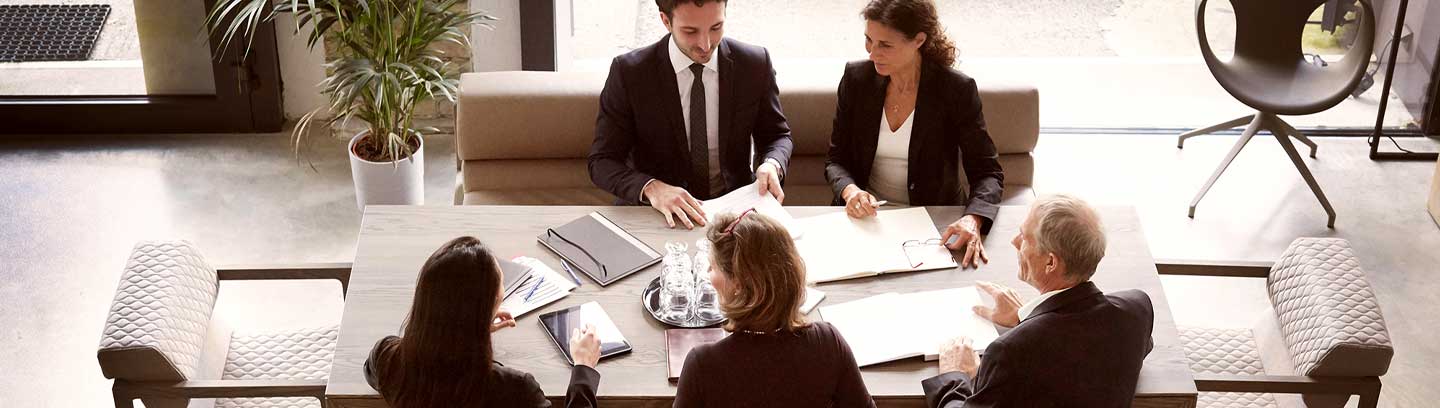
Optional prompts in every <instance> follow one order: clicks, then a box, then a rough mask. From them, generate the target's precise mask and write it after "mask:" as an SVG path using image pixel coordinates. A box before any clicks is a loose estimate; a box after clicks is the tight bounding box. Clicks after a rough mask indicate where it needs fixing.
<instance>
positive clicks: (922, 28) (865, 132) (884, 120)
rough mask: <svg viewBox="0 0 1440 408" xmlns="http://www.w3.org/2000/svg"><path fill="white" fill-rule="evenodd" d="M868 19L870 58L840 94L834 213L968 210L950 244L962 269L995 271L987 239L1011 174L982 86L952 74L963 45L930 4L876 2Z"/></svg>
mask: <svg viewBox="0 0 1440 408" xmlns="http://www.w3.org/2000/svg"><path fill="white" fill-rule="evenodd" d="M860 15H861V16H862V17H864V19H865V51H867V52H869V54H870V58H869V59H867V60H863V61H855V62H851V63H849V64H847V65H846V66H845V75H844V76H843V77H842V78H841V79H840V87H839V90H838V91H837V92H838V101H837V102H838V103H837V104H836V107H835V122H834V126H833V128H832V131H831V132H832V133H831V134H830V154H829V159H828V160H827V161H826V163H825V178H826V179H827V180H829V181H830V186H831V189H832V190H833V191H834V193H835V204H841V203H843V204H845V212H847V213H849V214H850V216H852V217H857V218H859V217H868V216H872V215H875V210H876V208H877V207H879V202H880V201H889V202H891V203H896V204H906V205H917V206H919V205H964V206H965V207H966V208H965V215H964V216H961V217H960V219H959V220H956V221H955V222H954V223H952V224H950V225H949V226H948V227H946V228H945V232H944V234H942V238H943V239H944V240H945V241H946V242H948V244H947V246H949V247H950V249H954V250H963V251H964V253H965V255H964V258H963V259H962V260H961V262H960V264H961V265H962V266H970V265H978V264H979V263H980V262H988V261H989V258H988V257H987V256H986V255H985V247H984V246H982V245H981V244H980V235H981V234H984V233H986V232H988V231H989V230H990V223H991V222H992V221H993V220H994V219H995V214H996V213H997V212H998V210H999V204H1000V198H1001V189H1002V186H1003V184H1002V181H1003V180H1004V177H1005V173H1004V171H1003V170H1002V169H1001V168H1000V162H999V156H998V155H997V152H996V150H995V143H994V142H993V141H992V140H990V134H989V133H988V132H986V130H985V117H984V115H982V114H981V109H980V93H979V91H978V90H977V88H976V87H975V80H974V79H971V78H970V77H969V76H966V75H965V74H962V73H960V71H956V70H955V69H953V68H951V66H952V65H954V64H955V53H956V51H955V44H954V43H952V42H951V41H950V39H949V38H948V37H946V35H945V30H944V28H943V27H941V26H940V16H939V14H938V13H937V12H936V11H935V4H934V3H932V2H931V1H930V0H873V1H871V2H870V3H869V4H867V5H866V6H865V9H864V10H863V11H861V13H860ZM962 167H963V169H964V172H963V173H962V172H961V168H962ZM962 174H963V175H964V176H965V177H964V180H962V179H961V175H962ZM951 237H955V238H956V239H955V240H954V242H950V238H951Z"/></svg>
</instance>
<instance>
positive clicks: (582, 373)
mask: <svg viewBox="0 0 1440 408" xmlns="http://www.w3.org/2000/svg"><path fill="white" fill-rule="evenodd" d="M399 345H400V337H397V336H387V337H385V338H383V339H380V341H378V342H375V347H374V348H371V349H370V357H369V358H366V359H365V381H366V382H369V383H370V387H372V388H375V390H376V391H380V395H382V396H383V395H385V393H386V391H387V387H386V384H381V383H380V378H382V377H381V375H380V373H381V372H383V371H384V370H385V367H386V366H387V365H388V362H389V361H390V360H391V359H392V358H393V357H394V355H395V352H396V351H397V350H398V349H397V346H399ZM490 373H491V376H490V384H489V388H490V390H491V391H492V392H490V393H489V394H486V395H485V396H484V397H483V400H482V401H480V405H478V406H480V407H487V408H488V407H506V408H508V407H516V408H535V407H549V406H550V401H549V400H547V399H545V392H544V391H542V390H541V389H540V383H539V382H537V381H535V377H534V376H532V375H530V373H526V372H523V371H520V370H516V369H513V368H509V367H505V366H504V365H502V364H500V362H499V361H496V362H495V364H493V365H491V367H490ZM599 388H600V372H598V371H595V369H593V368H590V367H586V366H581V365H577V366H575V369H574V370H573V371H571V372H570V388H569V389H568V390H566V392H565V406H566V407H595V406H598V403H597V402H596V400H595V390H597V389H599ZM446 406H447V407H449V406H454V405H446Z"/></svg>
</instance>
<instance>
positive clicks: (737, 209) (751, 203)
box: [700, 183, 805, 238]
mask: <svg viewBox="0 0 1440 408" xmlns="http://www.w3.org/2000/svg"><path fill="white" fill-rule="evenodd" d="M751 208H754V209H755V212H756V213H760V214H765V216H766V217H770V218H773V219H775V221H779V222H780V225H784V226H785V229H786V230H789V231H790V237H791V238H800V236H801V235H802V234H804V232H805V231H804V230H803V229H802V228H800V225H798V224H796V223H795V217H791V216H790V212H789V211H785V207H782V206H780V201H779V200H776V199H775V196H773V195H770V194H769V193H766V194H764V195H761V194H760V187H758V185H757V184H756V183H750V185H747V186H745V187H740V188H738V189H735V191H731V192H730V194H726V195H724V196H721V197H719V198H715V199H711V200H705V202H703V203H701V204H700V209H701V210H703V211H705V217H706V218H707V219H706V221H707V222H715V216H717V215H720V214H724V213H735V214H740V213H742V212H745V210H749V209H751Z"/></svg>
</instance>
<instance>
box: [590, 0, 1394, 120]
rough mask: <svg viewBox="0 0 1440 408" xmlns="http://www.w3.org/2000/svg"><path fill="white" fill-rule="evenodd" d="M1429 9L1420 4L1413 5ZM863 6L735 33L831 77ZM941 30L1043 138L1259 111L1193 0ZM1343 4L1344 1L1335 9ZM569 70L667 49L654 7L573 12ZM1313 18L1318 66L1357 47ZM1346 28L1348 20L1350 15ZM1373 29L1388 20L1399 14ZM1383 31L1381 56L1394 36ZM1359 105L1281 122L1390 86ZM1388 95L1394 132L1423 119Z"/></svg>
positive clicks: (1008, 14)
mask: <svg viewBox="0 0 1440 408" xmlns="http://www.w3.org/2000/svg"><path fill="white" fill-rule="evenodd" d="M1417 1H1420V0H1417ZM865 3H866V0H826V1H732V2H731V4H729V6H728V17H727V23H726V27H727V28H726V35H727V36H728V37H731V38H736V39H739V40H742V41H747V42H751V43H754V44H759V45H763V46H765V47H767V48H768V49H769V50H770V52H771V54H772V55H773V57H774V58H775V60H776V69H777V71H778V73H779V75H780V76H781V77H782V80H783V77H785V76H787V75H814V74H822V73H823V74H828V75H836V77H837V79H838V72H839V69H840V67H841V66H843V64H844V62H845V61H847V60H854V59H862V58H865V56H866V54H865V51H864V35H863V26H864V22H863V21H862V20H861V18H860V16H859V12H860V9H861V8H862V7H863V6H864V5H865ZM936 3H937V4H938V6H939V8H940V14H941V18H942V23H943V24H944V25H945V27H946V28H947V32H948V34H949V36H950V37H951V38H952V39H953V40H954V41H955V43H956V44H957V45H958V46H959V48H960V62H959V63H957V64H956V68H958V69H960V70H961V71H964V72H966V73H967V74H970V75H971V76H973V77H975V78H976V79H977V80H978V81H980V82H982V83H983V82H994V83H1027V84H1032V85H1035V86H1036V87H1038V88H1039V89H1040V94H1041V105H1042V106H1041V112H1042V114H1041V125H1042V126H1043V127H1047V128H1150V129H1179V128H1190V127H1197V126H1204V125H1210V124H1213V123H1217V122H1220V121H1224V120H1227V119H1231V118H1234V117H1237V116H1240V115H1243V114H1248V113H1250V112H1251V111H1252V109H1250V108H1248V107H1246V106H1245V105H1243V104H1241V103H1239V102H1238V101H1236V100H1235V99H1234V98H1233V97H1231V96H1230V95H1229V94H1228V93H1226V92H1225V91H1224V89H1222V88H1221V87H1220V86H1219V84H1217V83H1216V82H1215V80H1214V79H1213V78H1212V76H1211V74H1210V72H1209V70H1208V69H1207V68H1206V66H1205V63H1204V62H1203V61H1202V59H1201V57H1200V51H1199V47H1198V42H1197V40H1196V38H1197V37H1196V34H1195V17H1194V13H1195V6H1196V3H1197V2H1196V1H1194V0H1072V1H1053V0H1005V1H998V0H963V1H952V0H939V1H937V2H936ZM1330 3H1332V4H1339V3H1341V2H1339V1H1333V2H1330ZM572 5H573V7H574V9H573V16H574V21H573V37H572V38H571V39H570V41H571V42H570V44H569V46H570V47H569V49H570V57H571V58H572V59H571V61H570V62H569V64H562V66H565V67H567V68H566V69H573V70H585V71H603V70H605V69H606V67H607V66H608V64H609V62H610V59H611V58H612V57H614V56H615V55H617V54H620V53H623V52H626V51H628V50H631V49H634V48H636V47H641V46H644V45H648V44H651V43H653V42H655V41H657V40H659V39H660V38H661V37H662V36H663V35H664V34H665V29H664V27H663V26H662V25H661V23H660V19H659V13H658V11H657V10H656V8H655V5H654V2H653V1H652V0H627V1H574V2H572ZM1230 7H1231V6H1230V3H1229V2H1228V1H1226V0H1211V1H1210V2H1209V5H1208V6H1207V10H1208V11H1207V25H1208V26H1209V27H1207V33H1209V37H1210V41H1211V43H1212V46H1213V48H1214V49H1215V50H1216V51H1217V52H1218V53H1219V54H1221V55H1222V57H1223V56H1225V55H1228V53H1229V52H1230V49H1232V48H1233V41H1234V32H1235V28H1234V24H1235V20H1234V16H1233V12H1232V11H1231V9H1230ZM1331 7H1332V10H1338V11H1339V12H1340V13H1342V15H1339V16H1338V17H1335V16H1333V15H1332V16H1330V17H1329V19H1328V21H1330V22H1333V23H1336V25H1335V26H1336V28H1335V29H1334V31H1328V30H1325V28H1328V27H1326V26H1327V25H1326V24H1323V23H1324V22H1325V21H1326V20H1327V15H1326V11H1327V9H1326V7H1325V6H1322V7H1320V8H1317V9H1315V11H1314V14H1313V15H1312V21H1313V23H1312V24H1310V25H1309V26H1308V27H1307V29H1306V33H1305V36H1304V39H1303V48H1304V51H1305V52H1307V53H1313V54H1316V55H1317V56H1318V59H1317V60H1316V63H1323V62H1321V61H1325V60H1328V61H1334V60H1337V59H1338V58H1339V56H1340V54H1343V53H1344V51H1345V50H1346V49H1348V44H1349V42H1350V41H1351V40H1352V38H1353V34H1354V29H1355V27H1354V24H1353V23H1347V21H1350V20H1346V19H1345V18H1344V17H1346V16H1345V15H1343V13H1346V12H1348V10H1344V9H1340V8H1333V7H1336V6H1333V5H1332V6H1331ZM1349 17H1350V18H1351V19H1352V20H1353V17H1354V14H1350V15H1349ZM1378 17H1379V18H1377V20H1381V21H1383V20H1384V19H1386V18H1390V19H1393V18H1394V17H1393V14H1390V15H1381V16H1378ZM1387 27H1390V25H1389V24H1381V25H1380V30H1379V31H1378V32H1377V34H1376V38H1379V39H1380V40H1379V41H1377V44H1375V46H1376V47H1377V48H1378V47H1380V46H1382V45H1384V40H1385V39H1387V38H1389V32H1388V31H1385V30H1386V29H1387ZM1382 75H1383V70H1381V71H1380V72H1379V73H1377V74H1376V75H1375V77H1374V83H1375V85H1374V86H1371V87H1369V88H1368V90H1367V91H1366V92H1364V93H1363V94H1361V95H1360V96H1359V97H1355V98H1347V99H1346V100H1345V101H1344V102H1342V103H1341V104H1340V105H1339V106H1336V107H1335V108H1332V109H1330V110H1328V111H1325V112H1322V113H1319V114H1314V115H1308V116H1302V117H1294V118H1286V119H1287V120H1289V121H1290V122H1291V123H1292V124H1295V125H1296V126H1298V127H1302V128H1311V129H1314V128H1351V129H1361V128H1368V127H1372V126H1374V123H1375V117H1376V113H1377V112H1378V105H1379V100H1378V99H1379V95H1380V88H1381V87H1380V86H1379V84H1380V83H1381V82H1382V78H1381V76H1382ZM1399 97H1400V95H1399V94H1397V93H1392V100H1391V103H1390V108H1389V109H1387V113H1386V118H1385V125H1386V126H1387V127H1392V128H1394V127H1413V126H1415V119H1414V118H1412V117H1411V114H1410V113H1409V110H1407V109H1404V108H1403V106H1402V104H1401V103H1400V102H1399Z"/></svg>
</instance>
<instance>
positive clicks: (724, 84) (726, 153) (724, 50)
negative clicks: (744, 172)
mask: <svg viewBox="0 0 1440 408" xmlns="http://www.w3.org/2000/svg"><path fill="white" fill-rule="evenodd" d="M715 58H719V59H720V61H719V65H718V66H719V68H720V80H719V81H717V82H719V84H718V85H719V87H720V98H719V101H720V117H719V118H718V119H719V120H720V123H719V125H720V128H719V131H720V135H719V137H717V138H716V139H719V140H717V141H716V143H719V144H720V146H719V147H718V149H720V169H719V170H720V176H721V177H722V178H724V179H725V183H726V186H725V187H726V188H724V190H729V189H730V188H729V186H730V185H735V184H737V183H736V182H735V181H734V180H730V177H729V176H730V174H728V172H726V171H725V163H729V162H730V159H729V157H730V155H732V154H736V152H733V151H731V150H732V149H731V144H732V143H733V144H734V145H735V146H740V145H741V143H739V142H737V141H736V140H738V139H741V137H740V135H731V134H730V132H732V131H734V126H733V125H732V124H733V122H735V104H736V101H735V82H736V81H734V78H735V72H734V61H733V60H732V59H731V55H730V40H729V39H721V40H720V49H719V50H717V52H716V55H715ZM744 139H749V138H748V137H747V138H744ZM747 153H748V152H747ZM752 165H753V163H752ZM746 182H747V183H748V182H749V180H746Z"/></svg>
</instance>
